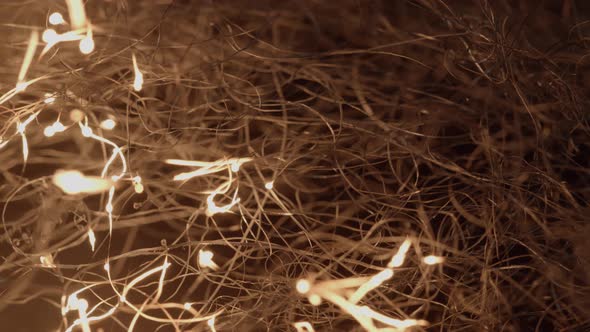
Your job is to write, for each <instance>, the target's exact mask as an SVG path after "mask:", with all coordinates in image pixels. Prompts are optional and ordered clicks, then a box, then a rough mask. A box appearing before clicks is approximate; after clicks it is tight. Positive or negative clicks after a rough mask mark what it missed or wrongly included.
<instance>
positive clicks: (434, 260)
mask: <svg viewBox="0 0 590 332" xmlns="http://www.w3.org/2000/svg"><path fill="white" fill-rule="evenodd" d="M422 261H423V262H424V264H427V265H435V264H440V263H443V262H444V261H445V258H444V257H440V256H433V255H430V256H426V257H424V259H422Z"/></svg>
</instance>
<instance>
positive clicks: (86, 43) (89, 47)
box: [80, 28, 94, 54]
mask: <svg viewBox="0 0 590 332" xmlns="http://www.w3.org/2000/svg"><path fill="white" fill-rule="evenodd" d="M92 51H94V39H92V30H91V29H90V28H88V32H87V33H86V37H84V38H83V39H82V40H80V52H82V54H90V53H92Z"/></svg>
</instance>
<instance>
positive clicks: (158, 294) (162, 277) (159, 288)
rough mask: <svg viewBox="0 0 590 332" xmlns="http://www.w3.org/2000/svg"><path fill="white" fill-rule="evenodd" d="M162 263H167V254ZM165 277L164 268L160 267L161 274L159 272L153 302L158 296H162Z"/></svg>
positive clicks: (156, 300)
mask: <svg viewBox="0 0 590 332" xmlns="http://www.w3.org/2000/svg"><path fill="white" fill-rule="evenodd" d="M164 265H168V256H166V258H164ZM165 277H166V269H162V274H160V280H159V281H158V290H157V291H156V296H155V297H154V300H153V301H152V302H153V303H156V302H158V300H159V299H160V296H162V291H163V290H164V278H165Z"/></svg>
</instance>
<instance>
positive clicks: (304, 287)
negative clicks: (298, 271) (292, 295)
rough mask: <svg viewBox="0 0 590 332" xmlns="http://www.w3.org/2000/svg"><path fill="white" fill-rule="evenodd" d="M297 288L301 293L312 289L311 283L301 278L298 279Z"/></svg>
mask: <svg viewBox="0 0 590 332" xmlns="http://www.w3.org/2000/svg"><path fill="white" fill-rule="evenodd" d="M295 289H297V291H298V292H299V293H300V294H304V295H305V294H307V293H308V292H309V291H310V290H311V283H310V282H309V280H307V279H300V280H298V281H297V284H295Z"/></svg>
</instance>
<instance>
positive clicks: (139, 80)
mask: <svg viewBox="0 0 590 332" xmlns="http://www.w3.org/2000/svg"><path fill="white" fill-rule="evenodd" d="M131 59H132V60H133V73H134V75H135V79H134V80H133V89H134V90H135V91H141V88H142V87H143V74H142V73H141V71H140V70H139V67H138V66H137V59H136V58H135V54H132V55H131Z"/></svg>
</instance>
